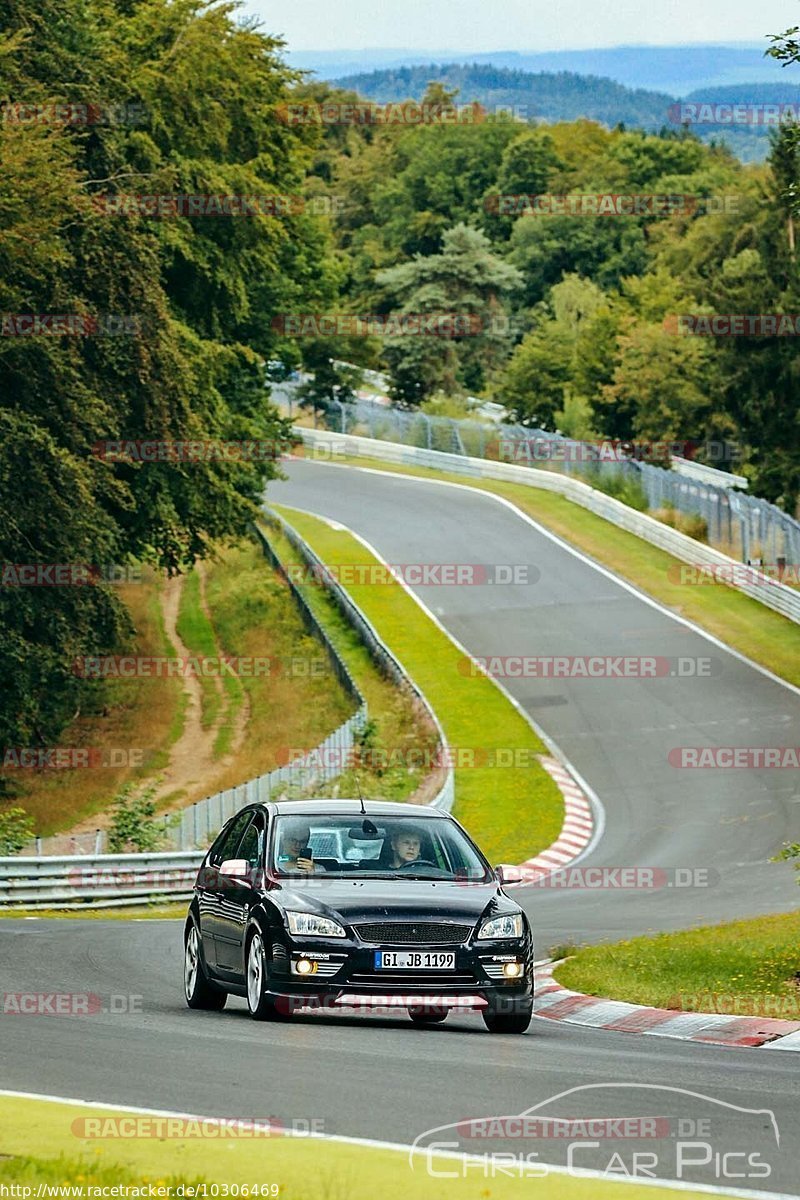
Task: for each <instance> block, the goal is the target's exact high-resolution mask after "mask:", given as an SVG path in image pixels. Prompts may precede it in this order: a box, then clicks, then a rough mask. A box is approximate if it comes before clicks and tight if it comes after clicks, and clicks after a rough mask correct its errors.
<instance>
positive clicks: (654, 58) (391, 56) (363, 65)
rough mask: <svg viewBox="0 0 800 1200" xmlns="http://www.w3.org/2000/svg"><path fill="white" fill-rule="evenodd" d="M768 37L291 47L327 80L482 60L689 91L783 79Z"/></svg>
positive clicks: (292, 56)
mask: <svg viewBox="0 0 800 1200" xmlns="http://www.w3.org/2000/svg"><path fill="white" fill-rule="evenodd" d="M766 45H767V43H766V39H765V40H764V41H763V42H752V43H750V42H746V43H727V44H726V43H723V44H720V45H713V44H711V45H688V46H680V45H678V46H612V47H609V48H606V49H600V50H557V51H548V52H544V53H540V52H535V51H526V50H522V51H517V50H495V51H489V52H486V53H482V54H465V53H464V52H463V51H454V50H452V49H446V48H442V49H431V50H429V51H428V52H427V53H424V54H420V53H419V52H418V51H413V50H404V49H394V50H387V49H376V50H336V51H333V50H328V51H314V50H296V51H290V52H289V55H288V57H289V61H290V62H291V64H292V65H293V66H295V67H300V68H302V69H304V70H308V71H315V72H317V74H318V75H319V76H320V77H321V78H322V79H341V78H342V77H344V76H351V75H362V74H369V73H371V72H373V71H379V70H383V69H385V68H398V67H406V66H409V67H410V66H421V65H424V64H425V63H426V62H431V61H434V62H440V63H441V62H446V63H460V64H462V65H464V64H466V63H476V64H478V65H479V66H494V67H506V68H508V69H509V70H516V71H531V72H534V73H536V72H539V71H548V72H556V73H558V72H560V71H570V72H574V73H575V74H578V75H595V76H600V77H601V78H604V79H613V80H614V82H615V83H621V84H623V85H624V86H625V87H630V88H647V89H648V90H652V91H656V92H668V93H669V94H670V95H673V96H685V95H686V94H687V93H688V92H692V91H696V90H697V89H698V88H707V87H719V86H726V85H729V84H733V85H738V84H748V83H751V82H752V83H769V82H774V83H781V82H782V81H785V80H786V72H783V74H782V68H781V65H780V63H777V62H776V61H775V60H774V59H772V58H765V57H764V50H765V49H766Z"/></svg>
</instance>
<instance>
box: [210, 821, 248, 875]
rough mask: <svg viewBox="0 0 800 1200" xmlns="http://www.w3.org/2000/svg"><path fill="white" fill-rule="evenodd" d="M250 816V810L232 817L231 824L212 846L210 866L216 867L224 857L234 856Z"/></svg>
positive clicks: (222, 861)
mask: <svg viewBox="0 0 800 1200" xmlns="http://www.w3.org/2000/svg"><path fill="white" fill-rule="evenodd" d="M251 816H252V813H251V812H243V813H240V814H239V816H238V817H235V818H234V820H233V822H232V824H230V825H229V826H228V829H227V831H226V832H225V834H224V835H223V836H222V837H221V838H220V839H219V840H218V841H217V843H216V845H215V846H214V849H213V851H212V854H211V859H210V863H211V866H212V867H218V866H220V865H221V864H222V863H224V862H225V861H226V859H229V858H235V857H236V850H237V848H238V846H239V842H240V840H241V837H242V834H243V833H244V831H245V828H246V827H247V824H248V822H249V821H250V818H251Z"/></svg>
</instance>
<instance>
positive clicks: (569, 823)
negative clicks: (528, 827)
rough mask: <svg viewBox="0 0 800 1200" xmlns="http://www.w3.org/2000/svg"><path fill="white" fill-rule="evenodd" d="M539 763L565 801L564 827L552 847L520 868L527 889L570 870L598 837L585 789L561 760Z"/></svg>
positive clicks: (545, 759) (540, 759)
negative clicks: (593, 839) (594, 834)
mask: <svg viewBox="0 0 800 1200" xmlns="http://www.w3.org/2000/svg"><path fill="white" fill-rule="evenodd" d="M539 762H540V763H541V764H542V766H543V767H544V769H545V771H547V774H548V775H549V776H550V777H551V779H554V780H555V782H556V784H557V785H558V788H559V790H560V792H561V795H562V796H563V797H564V810H565V816H564V824H563V826H562V829H561V833H560V834H559V835H558V837H557V839H556V840H555V841H554V842H553V844H552V845H551V846H548V847H547V849H546V850H542V852H541V854H537V855H536V856H535V857H534V858H529V859H528V860H527V861H526V862H524V863H522V864H521V865H520V867H519V870H520V872H521V874H522V880H521V884H523V885H524V884H525V883H530V882H534V881H535V880H537V879H542V878H543V877H544V876H545V875H550V874H551V873H552V872H553V871H559V870H561V869H562V868H563V867H566V866H568V865H569V863H571V862H573V861H574V859H576V858H577V857H578V855H579V854H581V853H582V852H583V851H584V850H585V849H586V847H587V846H588V845H589V843H590V842H591V840H592V835H593V833H594V817H593V815H592V806H591V804H590V803H589V798H588V796H587V795H586V793H585V792H584V790H583V788H582V787H580V786H579V784H578V783H576V781H575V779H574V778H573V777H572V775H571V774H570V772H569V771H568V770H567V768H566V767H565V766H563V764H562V763H560V762H558V760H557V759H555V758H550V757H548V756H546V755H543V754H542V755H540V756H539ZM517 886H520V885H517Z"/></svg>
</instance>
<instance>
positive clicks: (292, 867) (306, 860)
mask: <svg viewBox="0 0 800 1200" xmlns="http://www.w3.org/2000/svg"><path fill="white" fill-rule="evenodd" d="M310 836H311V829H310V828H309V826H308V825H307V824H306V823H305V822H304V821H291V822H288V823H286V824H284V825H283V828H282V830H281V843H280V851H279V853H278V869H279V870H280V871H282V872H284V873H285V874H288V875H291V874H294V873H295V872H296V871H299V872H301V873H302V874H304V875H313V874H314V873H315V871H324V870H325V868H324V867H323V866H322V864H321V863H316V862H314V860H313V858H312V857H311V851H310V847H309V844H308V839H309V837H310Z"/></svg>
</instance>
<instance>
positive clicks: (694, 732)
mask: <svg viewBox="0 0 800 1200" xmlns="http://www.w3.org/2000/svg"><path fill="white" fill-rule="evenodd" d="M287 473H288V476H289V478H288V481H287V482H282V483H279V484H276V485H273V486H271V487H270V492H269V498H270V499H271V500H274V501H275V502H277V503H281V504H286V505H290V506H294V507H296V508H300V509H304V510H307V511H309V512H313V513H318V514H319V515H322V516H325V517H328V518H330V519H333V520H335V521H339V522H341V523H342V524H344V525H346V526H348V527H350V528H352V529H353V530H354V531H355V532H357V533H358V534H360V535H361V536H362V537H364V538H365V539H367V540H368V541H369V543H370V544H371V545H372V546H373V547H374V548H375V549H376V550H377V551H378V552H379V553H380V554H381V555H382V556H383V557H384V558H385V559H387V560H389V561H390V562H392V563H429V564H435V563H454V562H460V563H481V564H528V565H533V566H535V567H536V568H537V571H536V572H535V573H533V576H532V577H536V582H534V583H530V584H516V585H507V586H506V585H492V586H490V585H483V586H474V587H433V586H423V587H419V588H415V589H414V590H415V591H416V592H417V594H418V595H419V597H420V599H421V600H422V601H423V602H424V603H425V604H426V605H427V606H428V607H429V608H430V610H431V611H432V612H433V613H434V614H435V615H436V616H437V618H438V619H439V621H440V622H441V623H442V624H443V625H444V626H445V628H446V629H447V630H448V631H449V632H450V633H451V634H452V635H453V636H454V637H455V638H457V639H458V641H459V642H460V643H461V644H462V645H463V646H464V647H465V648H466V649H467V650H468V651H469V652H470V653H472V654H474V655H477V656H494V655H497V656H506V655H513V656H526V655H530V656H557V655H592V656H596V655H603V656H606V655H609V656H654V655H657V656H665V657H668V658H670V659H672V660H674V661H675V662H676V663H677V661H678V660H679V659H680V660H684V661H685V662H688V661H690V660H691V661H694V662H697V661H698V660H708V659H710V660H711V663H710V666H709V668H708V669H709V671H710V674H708V675H702V674H701V675H680V674H674V675H673V674H669V675H666V676H664V677H660V678H650V679H594V680H589V679H557V680H551V679H506V680H503V684H504V686H505V687H506V688H507V690H508V692H509V693H510V694H511V695H512V696H513V697H514V698H515V699H516V700H517V701H518V702H519V703H520V705H521V706H522V707H523V708H524V709H525V711H526V712H528V713H529V714H530V716H531V717H532V718H533V719H534V720H535V722H536V723H537V725H538V726H539V727H540V728H541V729H542V730H543V731H544V733H545V734H546V735H547V737H548V738H549V739H551V740H552V742H553V743H555V744H556V745H557V746H558V748H559V749H560V751H561V752H562V753H563V754H564V755H565V756H566V757H567V759H568V760H569V761H570V762H571V763H572V764H573V765H574V767H575V768H576V769H577V771H578V772H579V773H580V775H581V776H582V777H583V779H584V780H585V781H586V782H587V784H588V785H589V787H590V788H591V789H592V790H593V791H594V793H595V794H596V796H597V797H598V798H599V800H600V801H601V803H602V806H603V809H604V814H605V833H604V836H603V838H602V839H601V840H600V842H599V844H598V845H597V846H596V847H595V848H594V849H593V850H592V851H591V852H590V853H589V854H588V856H587V857H586V858H585V859H584V860H583V864H584V865H593V866H610V867H619V866H636V867H661V868H665V869H666V871H667V882H673V883H674V877H673V876H672V875H671V874H670V870H671V869H674V868H684V869H685V868H693V869H699V870H702V871H704V872H706V880H707V884H708V885H707V886H702V887H694V886H692V887H677V886H672V887H670V886H667V885H666V883H665V886H664V887H662V888H659V889H656V890H639V891H632V892H631V891H628V892H621V891H617V890H614V889H608V890H602V891H597V892H586V891H556V890H547V889H520V890H519V891H517V892H516V893H515V895H516V897H517V898H518V899H519V901H520V903H521V904H523V906H524V907H525V908H526V910H527V911H528V913H529V915H530V917H531V920H532V923H533V926H534V930H535V932H536V938H537V946H538V949H539V953H540V955H541V954H542V953H544V952H546V950H547V948H548V947H549V946H550V945H551V944H553V943H555V942H561V941H565V940H569V939H575V940H580V941H586V940H590V941H591V940H595V941H596V940H601V939H605V938H617V937H622V936H627V935H631V934H636V933H641V932H645V931H648V930H657V929H677V928H681V927H689V926H691V925H694V924H700V923H707V922H710V921H718V920H726V919H730V918H734V917H739V916H750V915H754V914H756V913H766V912H771V911H788V910H790V909H792V908H794V907H797V903H798V892H797V887H796V884H795V882H794V876H793V871H792V869H791V867H790V865H789V864H786V865H775V864H772V863H770V862H769V859H770V856H771V855H773V854H774V853H775V851H776V849H777V848H779V846H780V845H781V844H782V843H783V842H784V841H786V840H789V839H794V840H796V839H797V838H798V837H799V836H800V785H798V778H797V772H793V771H789V770H771V771H769V770H762V771H756V770H740V771H736V770H729V771H723V770H684V769H679V768H676V767H673V766H671V765H670V762H669V758H668V756H669V754H670V751H672V750H674V749H676V748H678V747H682V746H749V747H767V746H788V745H792V744H795V745H796V744H797V742H798V729H800V694H798V692H797V691H796V690H794V689H792V688H790V687H788V686H786V685H784V684H782V683H781V682H779V681H778V680H776V679H774V678H772V677H770V676H769V675H768V674H766V673H764V672H762V671H760V670H759V669H757V668H756V667H755V666H753V665H752V664H750V663H748V662H746V661H745V660H744V659H742V658H741V657H739V656H737V655H736V654H734V653H732V652H731V651H729V650H727V649H726V648H725V647H723V646H721V645H719V644H718V643H715V642H713V641H712V640H709V639H708V638H706V637H705V636H703V635H702V634H701V633H700V632H699V631H697V630H695V629H693V628H692V627H690V626H689V625H687V624H685V623H683V622H682V621H681V620H679V619H677V618H676V617H675V615H673V614H671V613H669V612H667V611H666V610H664V609H662V608H660V607H659V606H657V605H655V604H654V603H653V602H651V601H649V600H648V599H647V598H646V597H644V596H642V595H641V594H640V593H638V592H637V591H636V590H635V589H633V588H631V587H629V586H627V585H624V584H623V583H621V582H620V581H619V580H617V579H615V578H614V577H613V576H612V575H610V574H609V573H608V572H606V571H605V570H604V569H602V568H599V567H598V566H597V565H596V564H593V563H592V562H591V561H589V560H588V559H586V558H585V557H584V556H581V555H578V554H576V553H575V552H573V551H571V550H570V549H569V548H568V547H565V546H564V545H563V544H562V543H560V542H559V541H558V540H557V539H554V538H553V537H552V536H551V535H549V534H547V533H546V531H543V530H542V529H540V528H538V527H537V526H536V525H535V524H534V523H532V522H530V521H528V520H526V519H524V518H523V517H522V516H521V515H519V514H518V513H517V512H515V511H513V510H512V509H511V508H509V507H508V506H505V505H503V504H501V503H499V502H498V501H496V500H493V499H492V498H490V497H488V496H486V495H484V494H481V493H478V492H473V491H467V490H465V489H463V488H456V487H449V486H445V485H441V484H437V483H434V482H429V481H426V480H410V479H405V478H398V477H396V476H392V475H387V474H380V473H378V472H371V471H365V470H356V469H352V468H343V467H336V466H333V465H323V464H316V463H313V464H312V463H309V462H293V463H292V464H291V465H290V466H289V468H288V472H287ZM676 669H677V668H676ZM684 669H685V668H684ZM180 980H181V946H180V924H179V923H176V922H150V921H148V922H144V921H143V922H119V921H103V920H98V921H68V920H62V921H44V920H42V921H21V920H4V921H2V922H0V990H2V991H4V992H6V993H8V992H22V991H32V990H33V991H40V990H45V991H53V990H55V991H58V992H70V991H81V992H87V991H88V992H92V993H95V994H97V995H98V996H99V997H100V998H101V1001H100V1005H99V1007H100V1008H101V1009H106V1010H107V1011H98V1012H97V1013H95V1014H93V1015H92V1016H85V1017H77V1016H76V1017H52V1016H37V1017H26V1018H23V1017H15V1016H3V1017H2V1019H0V1078H2V1086H3V1087H4V1088H8V1089H17V1090H20V1091H27V1092H38V1093H47V1094H55V1095H61V1096H70V1097H77V1098H83V1099H87V1100H102V1101H107V1102H109V1103H119V1104H128V1105H139V1106H143V1107H149V1108H155V1109H162V1110H174V1111H180V1112H197V1113H204V1114H209V1115H219V1116H240V1117H249V1118H252V1117H258V1118H265V1117H267V1116H270V1115H271V1116H277V1117H279V1118H280V1119H281V1120H283V1121H284V1122H286V1123H287V1124H291V1123H292V1122H293V1121H295V1122H302V1121H304V1120H311V1119H316V1120H321V1121H323V1122H324V1125H325V1132H326V1133H329V1134H337V1135H349V1136H354V1137H360V1138H368V1139H377V1140H380V1141H384V1142H392V1143H404V1144H405V1143H412V1142H414V1141H415V1139H417V1138H419V1137H420V1136H422V1135H424V1134H425V1132H426V1131H428V1130H431V1129H433V1128H434V1127H439V1126H443V1125H446V1124H447V1123H448V1122H459V1121H463V1120H464V1118H466V1117H487V1116H501V1115H505V1114H516V1113H520V1112H524V1111H527V1110H530V1109H532V1108H534V1107H535V1106H539V1107H538V1108H537V1112H538V1113H540V1114H546V1115H552V1116H570V1117H573V1118H574V1117H577V1116H595V1117H599V1116H603V1117H620V1116H634V1115H636V1116H641V1117H644V1116H653V1117H658V1118H660V1119H661V1124H660V1125H658V1131H659V1133H658V1136H657V1137H655V1138H654V1137H652V1136H650V1137H648V1136H645V1135H644V1134H643V1135H642V1137H641V1138H638V1137H635V1136H631V1137H628V1138H627V1139H626V1138H623V1139H621V1140H618V1141H613V1140H608V1139H605V1138H604V1139H601V1142H600V1144H599V1145H594V1144H589V1143H588V1142H587V1143H586V1144H584V1145H581V1146H580V1147H579V1148H578V1149H577V1150H575V1148H574V1147H573V1153H574V1154H575V1155H576V1159H575V1161H576V1162H577V1165H578V1166H580V1167H584V1168H593V1169H597V1170H603V1169H606V1168H607V1166H608V1163H609V1160H610V1159H611V1158H612V1155H613V1154H615V1153H616V1154H618V1156H619V1163H620V1164H623V1165H618V1166H617V1167H616V1171H617V1173H618V1174H619V1173H621V1172H623V1171H624V1170H625V1169H627V1170H629V1171H630V1170H631V1163H632V1156H633V1154H634V1153H637V1152H638V1153H640V1154H641V1155H645V1156H646V1155H649V1156H650V1157H649V1158H646V1157H644V1158H641V1159H640V1160H639V1168H640V1171H642V1170H644V1171H649V1173H650V1174H651V1175H653V1176H657V1177H658V1178H668V1179H680V1180H682V1181H683V1182H684V1183H685V1181H687V1180H691V1181H696V1182H701V1183H706V1184H711V1185H714V1186H719V1187H728V1188H736V1189H742V1188H743V1189H753V1190H758V1191H760V1192H761V1193H765V1192H769V1193H781V1194H795V1193H797V1192H800V1160H799V1159H798V1155H797V1151H796V1146H797V1134H798V1132H799V1131H800V1082H798V1069H799V1068H800V1061H799V1060H798V1057H797V1055H795V1054H792V1053H786V1052H780V1051H776V1050H769V1049H766V1048H761V1049H750V1050H742V1049H734V1048H727V1047H716V1046H705V1045H700V1044H697V1043H691V1044H689V1043H684V1042H678V1041H672V1040H669V1039H666V1038H658V1037H647V1038H643V1037H637V1036H635V1035H628V1034H621V1033H610V1032H607V1031H602V1030H592V1029H586V1028H576V1027H574V1026H569V1025H566V1024H560V1023H556V1022H550V1021H547V1020H544V1019H537V1020H535V1021H534V1023H533V1025H532V1027H531V1031H530V1032H529V1034H528V1035H527V1036H525V1037H523V1038H519V1037H517V1038H515V1037H505V1038H504V1037H493V1036H490V1035H489V1034H487V1033H486V1032H485V1031H484V1029H483V1024H482V1022H481V1021H480V1019H479V1018H478V1017H476V1016H472V1015H464V1016H451V1017H449V1018H448V1020H447V1022H446V1024H444V1025H443V1026H440V1027H438V1028H433V1029H418V1028H414V1027H412V1026H411V1025H410V1023H409V1022H408V1021H407V1020H406V1019H404V1018H402V1017H398V1018H392V1019H388V1018H387V1019H384V1018H381V1017H359V1018H350V1017H346V1016H343V1015H338V1016H332V1017H327V1018H321V1017H319V1016H316V1015H313V1016H308V1017H301V1018H296V1019H295V1020H293V1021H292V1022H291V1023H288V1024H280V1025H263V1026H256V1025H254V1024H252V1023H251V1022H250V1021H249V1019H248V1018H247V1016H246V1012H245V1008H244V1004H243V1002H242V1001H239V1000H237V999H233V1000H231V1001H230V1002H229V1006H228V1009H227V1010H226V1011H225V1012H224V1013H223V1014H221V1015H217V1014H206V1013H196V1012H190V1011H188V1010H187V1009H186V1008H185V1007H184V1004H183V999H182V995H181V990H180ZM131 994H133V995H134V997H140V998H141V1000H140V1002H139V1001H138V1000H135V1001H134V1002H133V1004H131V1002H130V1001H129V1000H125V1001H116V1002H114V1001H112V999H111V998H112V997H113V996H123V997H129V996H130V995H131ZM114 1004H116V1005H117V1007H121V1008H124V1009H126V1011H120V1012H117V1013H114V1012H113V1011H110V1010H111V1009H112V1008H113V1007H114ZM139 1004H140V1006H141V1007H139ZM23 1034H24V1036H22V1035H23ZM575 1089H578V1090H575ZM564 1093H569V1094H568V1095H564ZM769 1113H774V1118H775V1124H773V1123H772V1118H771V1116H769ZM703 1122H707V1125H704V1124H703ZM775 1126H777V1129H778V1130H779V1140H778V1138H777V1137H776V1136H775ZM435 1140H439V1141H442V1142H448V1141H451V1140H452V1141H458V1136H457V1134H456V1135H454V1134H453V1131H452V1130H450V1131H449V1132H448V1131H446V1130H445V1131H442V1130H440V1131H439V1132H438V1133H437V1134H436V1135H435ZM689 1143H694V1144H695V1148H694V1149H687V1146H688V1145H689ZM458 1144H459V1146H460V1148H461V1149H469V1150H470V1151H472V1152H473V1153H483V1152H485V1151H486V1150H487V1149H489V1148H490V1146H491V1148H492V1149H494V1148H495V1147H496V1143H495V1142H494V1141H492V1142H491V1143H490V1142H488V1141H487V1140H483V1141H476V1140H475V1139H472V1141H471V1143H470V1144H469V1145H467V1144H465V1142H464V1140H463V1139H461V1141H460V1142H458ZM497 1144H500V1143H499V1142H498V1143H497ZM502 1145H503V1147H504V1148H505V1149H507V1150H508V1151H509V1152H510V1153H513V1154H516V1155H519V1154H521V1153H523V1152H524V1153H525V1154H532V1153H537V1154H538V1155H539V1160H540V1161H543V1162H549V1163H564V1162H566V1160H567V1156H568V1154H569V1148H568V1144H567V1143H566V1142H565V1141H564V1139H560V1140H559V1139H558V1138H552V1137H549V1138H541V1137H540V1138H539V1139H538V1140H537V1139H534V1140H533V1141H530V1140H526V1141H525V1143H524V1146H523V1145H522V1144H521V1143H520V1142H512V1141H509V1140H508V1139H506V1140H505V1141H503V1142H502ZM417 1169H422V1168H421V1167H418V1168H417ZM409 1188H410V1194H413V1181H410V1183H409Z"/></svg>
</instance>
